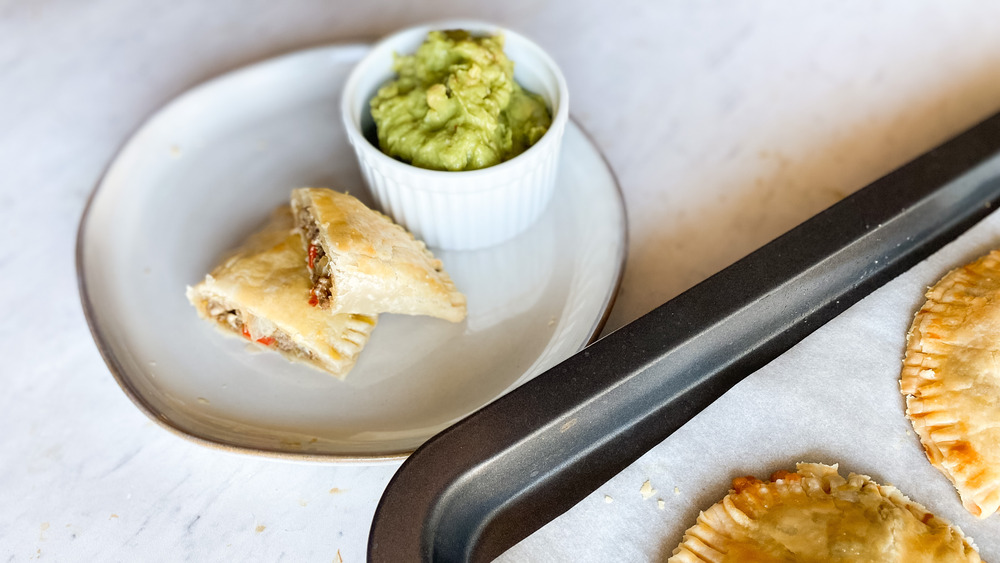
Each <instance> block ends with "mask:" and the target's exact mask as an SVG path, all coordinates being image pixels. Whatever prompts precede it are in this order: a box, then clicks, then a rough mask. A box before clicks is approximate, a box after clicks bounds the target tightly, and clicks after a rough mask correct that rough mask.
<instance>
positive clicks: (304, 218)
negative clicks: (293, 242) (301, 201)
mask: <svg viewBox="0 0 1000 563" xmlns="http://www.w3.org/2000/svg"><path fill="white" fill-rule="evenodd" d="M298 223H299V225H301V228H302V232H303V233H304V234H305V238H306V240H307V241H309V248H308V256H307V257H306V262H307V265H308V266H309V274H310V276H311V279H312V285H313V287H312V297H313V300H310V301H309V303H310V304H312V305H319V306H320V307H322V308H324V309H325V308H327V307H329V306H330V302H331V301H332V300H333V272H332V271H331V270H330V257H329V256H327V255H326V252H324V251H323V245H322V244H320V237H319V225H317V224H316V221H314V220H313V218H312V215H311V214H310V213H309V208H308V207H305V208H302V209H301V210H299V217H298Z"/></svg>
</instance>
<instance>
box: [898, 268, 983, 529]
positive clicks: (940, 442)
mask: <svg viewBox="0 0 1000 563" xmlns="http://www.w3.org/2000/svg"><path fill="white" fill-rule="evenodd" d="M900 390H901V391H902V393H903V395H904V396H905V397H906V415H907V417H909V419H910V421H911V422H912V423H913V428H914V430H916V433H917V435H918V436H919V437H920V441H921V443H922V444H923V446H924V451H925V452H926V453H927V458H928V459H929V460H930V462H931V464H932V465H934V467H936V468H938V469H939V470H941V472H942V473H944V474H945V475H946V476H947V477H948V479H950V480H951V481H952V483H954V485H955V488H956V489H957V490H958V494H959V496H960V497H961V498H962V504H963V505H965V508H966V509H968V510H969V512H971V513H972V514H974V515H976V516H978V517H980V518H986V517H987V516H989V515H991V514H993V513H994V512H996V511H997V508H998V507H1000V252H998V251H993V252H991V253H989V254H988V255H986V256H984V257H982V258H980V259H979V260H977V261H975V262H973V263H971V264H968V265H966V266H963V267H961V268H958V269H955V270H952V271H951V272H949V273H948V274H947V275H946V276H945V277H944V278H942V279H941V281H939V282H938V283H937V284H936V285H935V286H934V287H932V288H931V289H930V290H929V291H928V292H927V302H926V303H925V304H924V306H923V307H921V309H920V311H919V312H917V314H916V316H915V317H914V319H913V324H912V326H911V328H910V332H909V334H908V335H907V345H906V356H905V357H904V359H903V370H902V374H901V376H900Z"/></svg>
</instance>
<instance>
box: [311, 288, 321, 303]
mask: <svg viewBox="0 0 1000 563" xmlns="http://www.w3.org/2000/svg"><path fill="white" fill-rule="evenodd" d="M309 304H310V305H312V306H313V307H315V306H316V305H319V297H316V290H315V289H313V290H310V291H309Z"/></svg>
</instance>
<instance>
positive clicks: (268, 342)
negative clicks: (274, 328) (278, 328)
mask: <svg viewBox="0 0 1000 563" xmlns="http://www.w3.org/2000/svg"><path fill="white" fill-rule="evenodd" d="M257 342H260V343H261V344H263V345H264V346H270V345H271V344H274V339H273V338H271V337H270V336H265V337H264V338H258V339H257Z"/></svg>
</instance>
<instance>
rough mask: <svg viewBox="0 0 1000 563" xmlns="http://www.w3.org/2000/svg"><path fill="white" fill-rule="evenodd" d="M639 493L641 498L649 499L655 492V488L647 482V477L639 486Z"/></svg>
mask: <svg viewBox="0 0 1000 563" xmlns="http://www.w3.org/2000/svg"><path fill="white" fill-rule="evenodd" d="M639 494H641V495H642V500H649V497H651V496H653V495H655V494H656V489H654V488H653V485H651V484H650V483H649V479H646V482H645V483H643V484H642V486H641V487H639Z"/></svg>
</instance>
